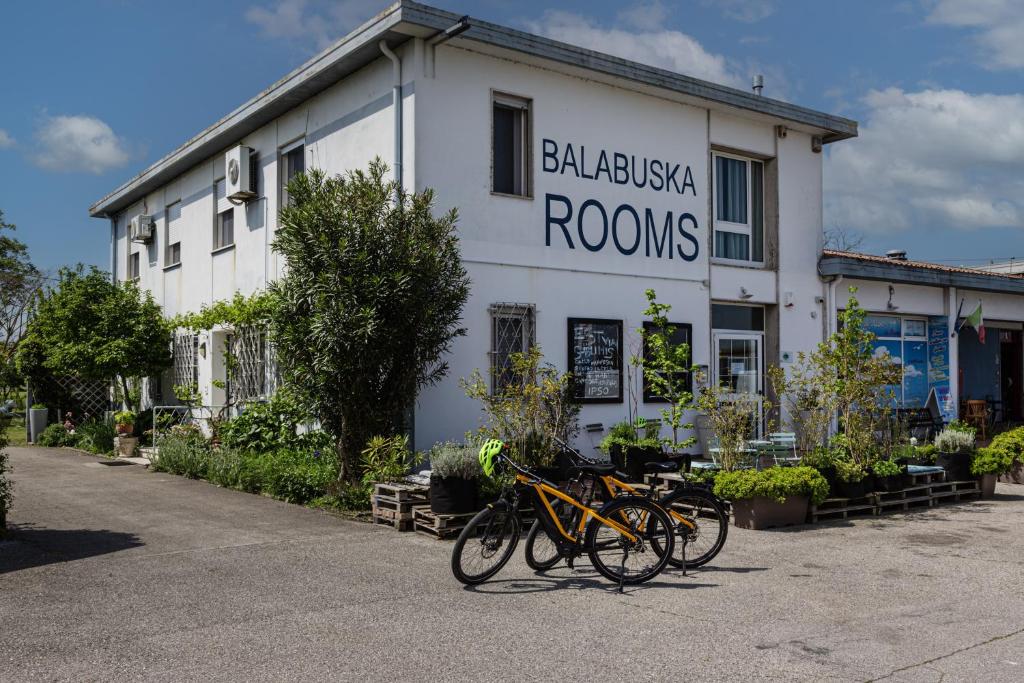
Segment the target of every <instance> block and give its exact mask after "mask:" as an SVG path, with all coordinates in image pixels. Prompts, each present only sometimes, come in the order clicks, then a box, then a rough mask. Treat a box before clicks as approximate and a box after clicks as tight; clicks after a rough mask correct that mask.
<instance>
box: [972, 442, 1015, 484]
mask: <svg viewBox="0 0 1024 683" xmlns="http://www.w3.org/2000/svg"><path fill="white" fill-rule="evenodd" d="M1011 469H1013V456H1012V455H1010V454H1009V453H1007V452H1006V451H1004V450H1000V449H998V448H991V447H989V448H979V449H978V453H977V455H975V456H974V460H972V461H971V474H973V475H974V476H976V477H980V476H982V475H984V474H996V475H999V474H1006V473H1007V472H1009V471H1010V470H1011Z"/></svg>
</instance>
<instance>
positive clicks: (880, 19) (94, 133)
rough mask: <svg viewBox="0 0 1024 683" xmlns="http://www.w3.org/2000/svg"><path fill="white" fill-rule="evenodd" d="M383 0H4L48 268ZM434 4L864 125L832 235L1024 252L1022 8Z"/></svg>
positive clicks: (832, 195) (7, 89)
mask: <svg viewBox="0 0 1024 683" xmlns="http://www.w3.org/2000/svg"><path fill="white" fill-rule="evenodd" d="M385 4H386V2H385V0H381V1H379V2H375V1H372V0H333V1H330V2H328V1H326V0H221V1H220V2H217V3H206V2H185V1H180V2H174V3H167V2H156V1H142V0H95V1H94V2H85V1H74V2H73V1H70V0H68V1H67V2H62V3H60V2H36V3H4V6H3V8H2V9H0V23H2V24H3V25H4V26H5V27H7V28H8V30H7V31H5V36H4V41H3V42H2V43H0V87H2V92H3V94H4V97H3V98H2V99H0V101H2V102H3V106H2V107H0V209H3V211H4V212H5V214H6V220H7V221H9V222H13V223H16V224H17V225H18V228H19V229H18V235H19V237H20V238H21V239H23V240H24V241H26V242H27V243H28V245H29V248H30V250H31V253H32V256H33V258H34V260H35V261H36V262H37V263H38V264H39V265H40V266H42V267H44V268H47V269H54V268H56V267H58V266H60V265H63V264H69V263H75V262H78V261H82V262H85V263H95V264H97V265H100V266H103V267H106V265H107V261H108V253H109V244H108V234H109V233H108V225H107V223H106V222H105V221H102V220H98V219H90V218H89V217H88V215H87V209H88V206H89V205H90V204H91V203H92V202H93V201H95V200H96V199H98V198H100V197H101V196H103V195H104V194H106V193H107V192H108V191H110V190H112V189H113V188H114V187H116V186H117V185H119V184H121V183H122V182H123V181H125V180H126V179H128V178H129V177H131V176H132V175H134V174H136V173H138V172H139V171H141V170H142V169H143V168H145V167H146V166H147V165H149V164H150V163H152V162H153V161H155V160H156V159H158V158H160V157H161V156H163V155H164V154H166V153H167V152H169V151H171V150H172V149H174V148H175V147H177V146H178V145H179V144H181V143H182V142H184V141H185V140H187V139H188V138H189V137H191V136H192V135H194V134H195V133H197V132H199V131H200V130H202V129H203V128H204V127H206V126H207V125H209V124H210V123H212V122H213V121H215V120H216V119H218V118H220V117H221V116H223V115H224V114H226V113H227V112H229V111H230V110H232V109H233V108H235V107H236V106H238V105H239V104H241V103H242V102H244V101H245V100H247V99H248V98H250V97H252V96H253V95H255V94H256V93H257V92H259V91H260V90H261V89H263V88H264V87H266V86H267V85H269V84H270V83H272V82H273V81H275V80H276V79H278V78H279V77H280V76H282V75H284V74H285V73H286V72H288V71H289V70H291V69H292V68H294V67H295V66H297V65H299V64H300V63H302V62H303V61H305V60H306V59H308V58H309V57H310V56H311V55H312V54H314V53H315V52H316V51H317V50H318V49H319V48H320V47H322V46H323V45H325V44H327V43H328V42H330V41H331V40H333V39H335V38H337V37H340V36H341V35H343V34H344V33H345V32H347V31H348V30H349V29H350V28H352V27H353V26H355V25H356V24H358V23H359V22H360V21H361V20H362V19H364V18H367V17H369V16H370V15H371V14H373V13H374V12H375V11H378V10H379V9H382V8H383V7H384V6H385ZM434 4H436V5H438V6H441V7H444V8H445V9H449V10H452V11H454V12H459V13H468V14H471V15H472V16H475V17H479V18H481V19H487V20H491V21H495V22H498V23H502V24H506V25H510V26H515V27H518V28H522V29H525V30H529V31H532V32H536V33H543V34H546V35H549V36H551V37H554V38H558V39H562V40H567V41H568V42H574V43H577V44H583V45H586V46H587V47H591V48H594V49H598V50H602V51H605V52H612V53H617V54H620V55H622V56H624V57H628V58H631V59H636V60H638V61H643V62H647V63H652V64H656V65H658V66H662V67H666V68H670V69H674V70H676V71H680V72H683V73H688V74H691V75H694V76H698V77H702V78H707V79H710V80H716V81H720V82H724V83H728V84H731V85H736V86H738V87H743V88H746V87H748V86H749V81H750V77H751V75H752V74H754V73H758V72H760V73H764V74H765V80H766V87H765V93H764V94H765V95H768V96H772V97H778V98H781V99H786V100H789V101H792V102H796V103H798V104H801V105H805V106H808V107H812V108H816V109H821V110H824V111H828V112H831V113H836V114H840V115H843V116H847V117H851V118H854V119H857V120H858V121H859V122H860V125H861V137H859V138H857V139H855V140H850V141H846V142H841V143H838V144H836V145H832V146H830V147H829V148H827V156H826V158H825V177H826V194H825V205H826V209H825V227H826V228H829V227H835V226H839V227H842V228H845V229H846V230H849V231H852V232H854V233H859V234H861V235H863V237H864V241H863V244H862V245H861V248H862V249H863V250H866V251H871V252H883V251H884V250H886V249H889V248H894V247H900V248H904V249H907V250H908V252H909V253H910V256H911V257H913V258H923V259H932V260H942V261H944V262H951V263H952V262H958V263H965V264H968V265H970V264H974V263H980V262H984V261H985V260H988V259H1004V258H1009V257H1011V256H1015V257H1018V258H1020V257H1024V80H1022V77H1024V39H1022V38H1021V36H1024V2H1020V1H1019V0H907V1H905V2H880V1H879V2H869V1H866V2H858V3H840V2H821V1H820V0H818V1H805V0H692V1H688V2H636V3H632V4H630V3H629V2H562V3H557V4H553V3H541V2H532V1H531V0H518V1H517V2H499V1H497V0H480V1H477V2H468V1H463V0H436V2H434Z"/></svg>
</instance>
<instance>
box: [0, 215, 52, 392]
mask: <svg viewBox="0 0 1024 683" xmlns="http://www.w3.org/2000/svg"><path fill="white" fill-rule="evenodd" d="M14 230H15V226H14V225H13V224H12V223H8V222H6V221H5V220H4V212H3V210H0V401H2V400H6V399H8V398H9V397H10V395H11V392H12V391H13V390H15V389H16V388H18V387H19V386H20V385H21V384H22V378H21V375H20V373H19V372H18V371H17V366H16V364H15V362H14V354H15V351H16V350H17V347H18V343H19V342H20V341H21V338H22V336H23V335H24V333H25V324H26V322H27V320H28V314H29V311H30V309H31V306H32V303H33V302H34V301H35V298H36V295H37V293H38V292H39V290H40V288H41V287H42V284H43V275H42V273H40V272H39V270H38V269H37V268H36V267H35V266H34V265H32V262H31V261H30V260H29V255H28V248H27V247H26V246H25V244H24V243H23V242H21V241H20V240H18V239H16V238H15V237H13V236H12V235H9V234H6V233H7V232H11V233H13V232H14Z"/></svg>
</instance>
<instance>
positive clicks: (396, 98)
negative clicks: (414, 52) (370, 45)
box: [378, 39, 402, 192]
mask: <svg viewBox="0 0 1024 683" xmlns="http://www.w3.org/2000/svg"><path fill="white" fill-rule="evenodd" d="M378 46H379V47H380V51H381V52H383V53H384V56H385V57H387V58H388V59H390V60H391V64H392V65H393V73H394V76H393V87H392V104H393V106H394V108H395V164H394V172H395V182H396V183H397V184H398V191H399V192H401V191H402V60H401V59H399V58H398V55H396V54H395V53H394V51H393V50H392V49H391V48H390V47H388V43H387V41H386V40H383V39H381V41H380V42H379V43H378Z"/></svg>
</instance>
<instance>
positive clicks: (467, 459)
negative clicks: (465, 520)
mask: <svg viewBox="0 0 1024 683" xmlns="http://www.w3.org/2000/svg"><path fill="white" fill-rule="evenodd" d="M482 473H483V472H482V470H481V469H480V460H479V457H478V454H477V449H475V448H473V447H470V446H464V445H462V444H456V443H442V444H438V445H436V446H434V448H433V450H431V452H430V510H431V512H436V513H438V514H447V515H458V514H465V513H468V512H476V511H477V510H479V509H480V476H481V475H482Z"/></svg>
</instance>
